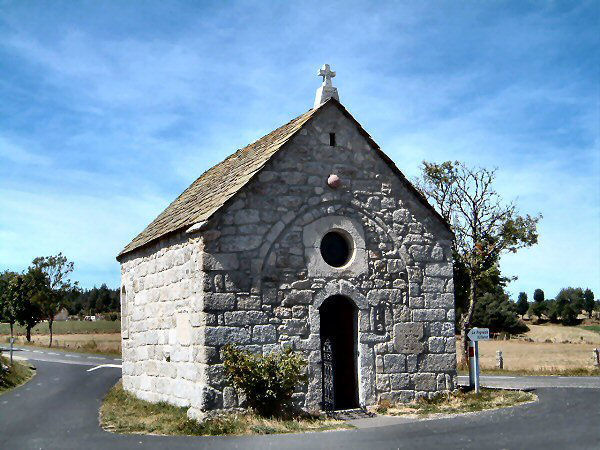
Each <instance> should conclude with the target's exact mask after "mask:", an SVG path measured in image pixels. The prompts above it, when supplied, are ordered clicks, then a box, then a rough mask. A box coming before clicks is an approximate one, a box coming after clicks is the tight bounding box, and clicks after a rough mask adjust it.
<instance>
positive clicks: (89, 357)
mask: <svg viewBox="0 0 600 450" xmlns="http://www.w3.org/2000/svg"><path fill="white" fill-rule="evenodd" d="M87 358H88V359H106V358H103V357H102V356H88V357H87Z"/></svg>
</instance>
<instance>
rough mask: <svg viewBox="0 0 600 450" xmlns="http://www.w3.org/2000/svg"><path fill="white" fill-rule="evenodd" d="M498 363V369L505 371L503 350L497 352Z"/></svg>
mask: <svg viewBox="0 0 600 450" xmlns="http://www.w3.org/2000/svg"><path fill="white" fill-rule="evenodd" d="M496 362H497V365H498V369H500V370H502V369H504V358H503V357H502V350H498V351H497V352H496Z"/></svg>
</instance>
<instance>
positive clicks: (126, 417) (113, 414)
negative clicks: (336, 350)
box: [100, 382, 353, 436]
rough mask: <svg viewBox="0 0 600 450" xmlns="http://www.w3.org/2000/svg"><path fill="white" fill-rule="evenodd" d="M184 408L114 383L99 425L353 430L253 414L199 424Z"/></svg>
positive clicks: (156, 429) (182, 431) (180, 430)
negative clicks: (140, 395)
mask: <svg viewBox="0 0 600 450" xmlns="http://www.w3.org/2000/svg"><path fill="white" fill-rule="evenodd" d="M186 411H187V408H178V407H176V406H173V405H169V404H168V403H164V402H161V403H150V402H146V401H143V400H140V399H138V398H136V397H135V396H133V395H132V394H130V393H128V392H126V391H124V390H123V387H122V385H121V383H120V382H119V383H117V384H116V385H115V386H114V387H113V388H112V389H111V390H110V391H109V393H108V394H107V395H106V397H105V398H104V402H103V403H102V406H101V408H100V424H101V425H102V427H103V428H104V429H105V430H107V431H112V432H116V433H139V434H161V435H191V436H207V435H210V436H214V435H237V434H273V433H296V432H303V431H325V430H335V429H341V428H353V427H351V426H350V425H348V424H346V423H344V422H342V421H339V420H333V419H324V418H316V417H298V418H294V419H286V420H284V419H266V418H261V417H258V416H256V415H254V414H250V413H247V414H234V413H232V414H227V415H222V416H219V417H217V418H213V419H207V420H205V421H204V422H202V423H199V422H197V421H195V420H192V419H189V418H188V417H187V415H186Z"/></svg>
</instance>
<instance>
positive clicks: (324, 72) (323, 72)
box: [319, 64, 335, 86]
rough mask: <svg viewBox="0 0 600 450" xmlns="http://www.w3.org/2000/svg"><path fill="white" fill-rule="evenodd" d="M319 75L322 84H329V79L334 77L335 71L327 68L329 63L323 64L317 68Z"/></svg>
mask: <svg viewBox="0 0 600 450" xmlns="http://www.w3.org/2000/svg"><path fill="white" fill-rule="evenodd" d="M319 76H320V77H323V84H326V85H327V86H331V79H332V78H333V77H335V72H333V71H332V70H331V69H330V68H329V64H323V67H321V69H319Z"/></svg>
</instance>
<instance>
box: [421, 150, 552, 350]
mask: <svg viewBox="0 0 600 450" xmlns="http://www.w3.org/2000/svg"><path fill="white" fill-rule="evenodd" d="M495 178H496V170H488V169H485V168H472V167H468V166H466V165H465V164H463V163H461V162H451V161H446V162H444V163H441V164H435V163H428V162H423V170H422V176H421V178H420V179H419V180H417V182H416V185H417V187H418V189H419V190H420V191H421V193H422V194H423V195H424V196H425V197H426V198H427V199H428V200H429V201H430V202H431V203H432V204H433V205H434V207H436V209H437V210H438V212H439V213H440V214H441V216H442V217H443V218H444V219H445V220H446V221H447V222H448V223H449V224H450V226H451V228H452V231H453V232H454V240H453V256H454V261H456V262H457V263H458V265H459V267H461V268H462V269H463V270H464V271H465V274H466V278H467V279H468V303H467V305H465V309H464V310H463V311H462V312H461V318H460V332H461V340H462V348H463V352H462V356H463V361H466V359H467V354H468V353H467V350H468V342H467V331H468V329H469V328H471V322H472V319H473V314H474V311H475V306H476V303H477V301H478V299H479V298H480V295H479V287H480V283H481V281H482V278H484V277H485V274H486V272H487V271H488V270H490V269H491V268H492V267H494V266H496V265H497V264H498V262H499V260H500V256H501V255H502V254H503V253H507V252H509V253H515V252H517V251H518V250H519V249H521V248H523V247H529V246H531V245H534V244H536V243H537V239H538V233H537V223H538V221H539V219H540V218H541V216H536V217H532V216H529V215H525V216H521V215H519V214H518V213H517V209H516V206H515V205H514V204H513V203H508V204H506V203H504V202H503V201H502V198H501V197H500V195H499V194H498V193H497V192H496V191H495V189H494V186H493V185H494V180H495Z"/></svg>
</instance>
